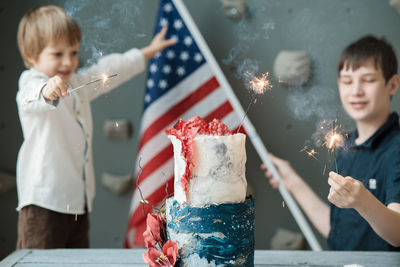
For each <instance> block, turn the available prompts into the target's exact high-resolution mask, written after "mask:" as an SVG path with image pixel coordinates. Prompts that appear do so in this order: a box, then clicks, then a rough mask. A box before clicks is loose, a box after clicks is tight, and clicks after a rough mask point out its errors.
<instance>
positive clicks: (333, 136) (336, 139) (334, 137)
mask: <svg viewBox="0 0 400 267" xmlns="http://www.w3.org/2000/svg"><path fill="white" fill-rule="evenodd" d="M337 130H338V126H337V125H336V120H334V121H332V130H331V131H330V132H328V133H327V134H326V135H325V145H326V147H327V148H328V151H329V152H333V157H334V159H335V168H336V172H338V169H337V162H336V148H337V147H341V146H343V144H344V138H343V135H341V134H339V133H338V132H337Z"/></svg>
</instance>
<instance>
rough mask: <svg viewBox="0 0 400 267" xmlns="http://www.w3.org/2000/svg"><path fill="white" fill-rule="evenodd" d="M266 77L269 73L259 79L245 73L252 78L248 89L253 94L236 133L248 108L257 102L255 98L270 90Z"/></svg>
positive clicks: (270, 85)
mask: <svg viewBox="0 0 400 267" xmlns="http://www.w3.org/2000/svg"><path fill="white" fill-rule="evenodd" d="M268 75H269V73H268V72H266V73H264V74H262V75H261V77H256V76H253V75H252V74H251V73H246V76H252V78H251V79H250V81H249V87H250V89H251V91H253V92H254V94H253V96H252V97H251V100H250V103H249V105H248V106H247V109H246V112H245V113H244V116H243V119H242V121H241V122H240V126H239V128H238V130H237V133H238V132H239V131H240V129H241V128H242V124H243V121H244V119H245V118H246V116H247V113H248V112H249V110H250V106H251V105H252V104H253V103H256V102H257V99H256V98H257V96H259V95H262V94H264V93H265V91H267V90H270V89H271V88H272V84H271V82H270V81H269V79H268Z"/></svg>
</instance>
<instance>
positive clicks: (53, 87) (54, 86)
mask: <svg viewBox="0 0 400 267" xmlns="http://www.w3.org/2000/svg"><path fill="white" fill-rule="evenodd" d="M42 95H43V97H44V99H45V100H46V101H54V100H57V99H58V98H64V97H66V96H68V95H69V94H68V91H67V86H66V85H65V83H64V82H63V80H62V79H61V78H60V77H59V76H57V75H56V76H54V77H52V78H50V79H49V81H48V82H47V84H46V85H45V86H44V87H43V89H42Z"/></svg>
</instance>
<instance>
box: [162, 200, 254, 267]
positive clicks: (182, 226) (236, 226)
mask: <svg viewBox="0 0 400 267" xmlns="http://www.w3.org/2000/svg"><path fill="white" fill-rule="evenodd" d="M166 207H167V209H166V219H167V233H168V238H170V239H171V240H173V241H175V242H177V243H178V247H179V261H178V263H177V266H191V265H192V266H195V264H197V265H196V266H197V267H199V266H202V265H201V263H204V260H205V259H206V260H207V261H208V263H209V264H214V265H215V266H218V265H223V266H224V265H226V266H254V200H253V198H248V199H247V200H246V201H245V202H242V203H229V204H219V205H207V206H205V207H191V206H189V205H187V204H179V203H178V202H176V201H175V200H174V199H172V198H170V199H168V200H167V206H166ZM196 260H197V262H196ZM199 260H203V262H201V261H199ZM203 266H204V265H203Z"/></svg>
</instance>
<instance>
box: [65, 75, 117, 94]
mask: <svg viewBox="0 0 400 267" xmlns="http://www.w3.org/2000/svg"><path fill="white" fill-rule="evenodd" d="M117 75H118V74H113V75H110V76H107V75H106V74H104V73H103V74H102V75H101V78H99V79H96V80H93V81H90V82H88V83H86V84H82V85H80V86H78V87H75V88H73V89H71V88H69V89H68V90H67V92H68V93H69V94H71V93H73V92H75V91H77V90H79V89H81V88H83V87H86V86H88V85H91V84H93V83H97V82H103V85H104V84H105V83H106V82H107V81H108V80H109V79H111V78H114V77H116V76H117Z"/></svg>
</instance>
